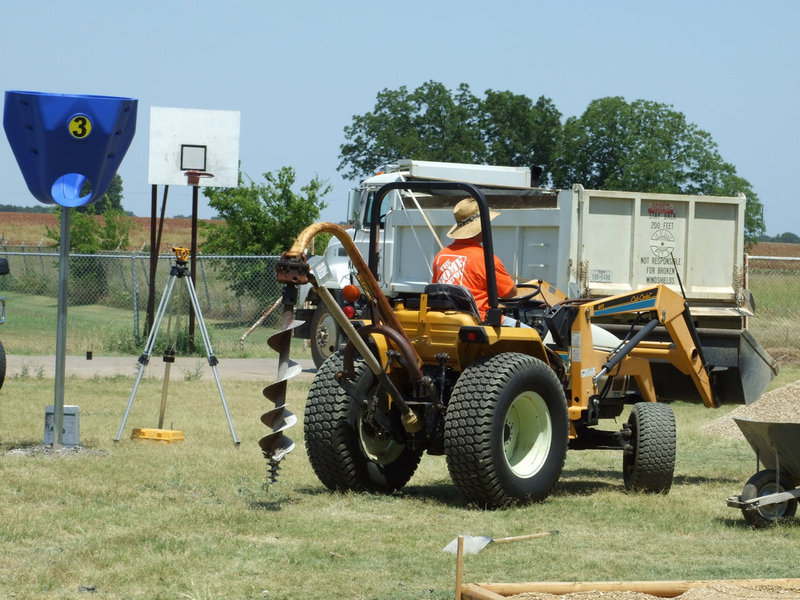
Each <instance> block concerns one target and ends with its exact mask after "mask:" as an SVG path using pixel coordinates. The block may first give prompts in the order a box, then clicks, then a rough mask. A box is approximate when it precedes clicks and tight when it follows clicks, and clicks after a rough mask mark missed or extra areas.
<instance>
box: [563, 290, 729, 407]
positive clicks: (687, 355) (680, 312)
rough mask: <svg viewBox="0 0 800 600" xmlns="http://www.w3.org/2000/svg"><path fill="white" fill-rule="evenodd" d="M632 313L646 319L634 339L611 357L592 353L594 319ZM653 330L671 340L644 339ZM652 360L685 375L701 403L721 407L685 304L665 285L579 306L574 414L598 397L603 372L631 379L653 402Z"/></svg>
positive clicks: (573, 350) (574, 331)
mask: <svg viewBox="0 0 800 600" xmlns="http://www.w3.org/2000/svg"><path fill="white" fill-rule="evenodd" d="M636 313H639V314H641V313H645V314H647V315H648V316H649V321H648V322H647V324H646V325H645V326H644V327H642V328H641V330H640V331H639V332H638V333H637V334H636V335H634V336H633V337H632V338H630V339H629V340H626V341H625V342H624V343H623V344H622V345H621V346H620V347H619V348H617V349H616V350H615V351H614V352H612V353H611V354H607V353H604V352H599V351H596V350H595V349H594V347H593V343H592V329H591V323H592V319H593V318H594V317H595V316H598V317H599V316H609V315H622V314H636ZM657 326H663V327H665V328H666V330H667V332H668V333H669V337H670V340H671V341H670V342H657V341H648V340H646V339H645V338H646V337H647V335H648V334H649V333H650V332H651V331H652V330H653V329H655V328H656V327H657ZM652 360H663V361H668V362H669V363H671V364H672V365H674V366H675V367H676V368H677V369H678V370H679V371H681V372H682V373H684V374H686V375H689V376H690V377H691V379H692V382H693V383H694V385H695V387H696V388H697V391H698V393H699V394H700V397H701V399H702V401H703V404H704V405H705V406H706V407H709V408H716V407H718V406H719V402H718V399H717V398H716V395H715V392H714V389H713V386H712V380H711V376H710V369H709V367H708V365H707V364H706V362H705V359H704V357H703V350H702V347H701V345H700V341H699V338H698V335H697V331H696V330H695V328H694V323H693V322H692V318H691V313H690V311H689V305H688V303H687V302H686V301H685V300H684V298H683V297H682V296H680V295H679V294H677V293H676V292H674V291H672V290H670V289H669V288H668V287H666V286H663V285H655V286H653V287H649V288H644V289H641V290H638V291H636V292H633V293H626V294H620V295H617V296H612V297H610V298H603V299H601V300H596V301H593V302H587V303H584V304H581V305H580V306H579V310H578V312H577V314H576V316H575V319H574V320H573V322H572V327H571V340H570V375H571V380H572V396H573V398H572V402H571V406H572V405H574V409H572V410H573V411H574V410H576V409H580V408H581V407H588V406H589V403H590V402H591V398H592V397H593V396H595V395H597V393H598V391H597V382H598V380H599V379H600V377H602V376H604V375H607V374H610V375H631V376H633V377H634V378H635V380H636V382H637V385H638V386H639V389H640V392H641V393H642V396H643V398H644V399H645V400H647V401H649V402H654V401H655V400H656V398H655V390H654V388H653V379H652V375H651V374H650V367H649V362H650V361H652Z"/></svg>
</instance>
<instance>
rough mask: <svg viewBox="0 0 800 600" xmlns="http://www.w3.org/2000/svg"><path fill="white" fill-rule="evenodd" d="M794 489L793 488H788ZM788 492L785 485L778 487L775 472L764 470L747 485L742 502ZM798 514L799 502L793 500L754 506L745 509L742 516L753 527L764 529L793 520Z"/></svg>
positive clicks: (743, 491)
mask: <svg viewBox="0 0 800 600" xmlns="http://www.w3.org/2000/svg"><path fill="white" fill-rule="evenodd" d="M788 489H793V488H788ZM785 491H788V490H787V488H785V487H783V485H778V483H777V476H776V475H775V471H772V470H764V471H759V472H758V473H756V474H755V475H753V476H752V477H751V478H750V479H749V480H748V481H747V483H746V484H745V486H744V490H742V497H741V500H742V501H747V500H752V499H754V498H760V497H761V496H768V495H770V494H778V493H781V492H785ZM796 513H797V500H796V499H794V498H793V499H791V500H787V501H786V502H780V503H778V504H767V505H766V506H758V507H756V506H754V507H752V508H743V509H742V515H743V516H744V519H745V521H747V522H748V523H749V524H750V525H751V526H752V527H755V528H756V529H763V528H764V527H769V526H770V525H772V524H773V523H775V522H777V521H784V520H787V519H791V518H792V517H793V516H794V515H795V514H796Z"/></svg>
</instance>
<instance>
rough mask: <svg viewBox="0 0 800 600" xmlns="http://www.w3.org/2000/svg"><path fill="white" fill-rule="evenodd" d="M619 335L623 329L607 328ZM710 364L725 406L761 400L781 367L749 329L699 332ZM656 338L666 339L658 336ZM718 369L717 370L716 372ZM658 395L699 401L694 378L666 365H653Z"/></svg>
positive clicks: (720, 397)
mask: <svg viewBox="0 0 800 600" xmlns="http://www.w3.org/2000/svg"><path fill="white" fill-rule="evenodd" d="M603 327H604V328H606V329H609V330H611V331H613V332H614V333H615V334H616V335H618V336H620V335H622V334H623V328H620V327H619V326H616V327H615V326H608V325H603ZM698 334H699V336H700V343H701V344H702V346H703V355H704V357H705V362H706V364H707V365H708V366H709V367H711V368H712V370H713V375H712V377H713V384H712V385H713V387H714V393H715V396H716V397H717V398H719V400H720V402H722V403H723V404H750V403H751V402H755V401H756V400H758V399H759V398H760V397H761V395H762V394H763V393H764V391H765V390H766V389H767V386H768V385H769V383H770V381H772V378H773V377H775V375H777V374H778V372H779V370H780V369H779V368H778V365H777V363H776V362H775V360H774V359H773V358H772V357H771V356H770V355H769V353H768V352H767V351H766V350H764V348H762V347H761V345H760V344H759V343H758V342H757V341H756V340H755V338H753V336H752V335H750V333H749V332H748V331H746V330H738V329H708V328H705V329H703V328H701V329H698ZM653 337H654V339H663V338H661V337H658V334H656V335H654V336H653ZM715 367H716V369H715ZM651 368H652V372H653V383H654V385H655V389H656V394H657V395H658V397H659V398H660V399H663V400H696V399H699V396H698V394H697V390H696V389H695V387H694V384H693V383H692V381H691V379H690V378H689V377H688V376H686V375H683V374H681V373H680V372H679V371H678V370H677V369H676V368H675V367H673V366H672V365H670V364H666V363H657V362H653V363H651Z"/></svg>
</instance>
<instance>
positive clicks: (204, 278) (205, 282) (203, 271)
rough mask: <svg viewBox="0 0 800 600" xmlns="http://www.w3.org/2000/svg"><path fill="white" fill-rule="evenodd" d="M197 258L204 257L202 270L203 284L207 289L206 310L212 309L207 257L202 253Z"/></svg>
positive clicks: (201, 264)
mask: <svg viewBox="0 0 800 600" xmlns="http://www.w3.org/2000/svg"><path fill="white" fill-rule="evenodd" d="M197 258H199V259H202V260H200V261H199V262H200V271H202V273H203V286H204V287H205V290H206V310H211V295H210V294H209V293H208V277H206V265H205V262H206V261H205V257H204V256H202V255H200V256H198V257H197Z"/></svg>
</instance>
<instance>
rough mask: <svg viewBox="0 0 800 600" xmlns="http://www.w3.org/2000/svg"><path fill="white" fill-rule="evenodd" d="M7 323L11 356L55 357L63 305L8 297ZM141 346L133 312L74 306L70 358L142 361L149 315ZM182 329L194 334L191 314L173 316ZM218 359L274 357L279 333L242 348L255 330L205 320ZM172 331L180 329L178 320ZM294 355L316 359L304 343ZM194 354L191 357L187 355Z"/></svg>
mask: <svg viewBox="0 0 800 600" xmlns="http://www.w3.org/2000/svg"><path fill="white" fill-rule="evenodd" d="M5 299H6V322H5V323H4V324H3V325H0V340H2V342H3V346H4V347H5V350H6V353H8V354H30V355H42V354H52V353H54V352H55V347H56V329H57V322H58V300H57V299H56V298H52V297H50V296H34V295H29V294H19V293H16V292H11V293H7V294H5ZM140 318H141V321H140V323H139V331H140V333H139V335H140V343H139V345H137V344H136V343H135V336H134V326H133V317H132V313H131V311H130V310H127V309H120V308H112V307H107V306H100V305H96V304H91V305H79V306H69V307H68V308H67V354H84V353H85V352H86V351H87V350H91V351H92V352H94V354H96V355H98V356H100V355H108V356H117V355H126V354H127V355H131V356H137V355H139V354H140V353H141V351H142V350H143V349H144V345H145V343H146V341H147V336H148V333H149V332H144V331H143V327H144V323H143V320H144V312H142V314H141V315H140ZM168 318H169V315H165V316H164V319H163V321H162V324H161V328H160V334H159V336H160V337H159V340H158V341H157V343H156V350H157V351H160V350H163V348H164V344H163V342H162V341H161V340H162V339H163V338H164V334H165V332H166V330H167V325H168ZM175 318H178V319H179V323H180V325H181V329H180V331H182V333H181V336H183V337H185V336H186V335H187V334H188V312H182V313H180V314H178V315H173V319H175ZM205 323H206V327H207V329H208V333H209V337H210V339H211V347H212V349H213V351H214V354H216V355H217V356H220V357H223V356H224V357H228V358H264V357H274V356H276V354H275V352H274V351H272V350H271V349H270V348H269V346H268V345H267V340H268V339H269V336H270V335H272V333H274V331H275V330H274V329H269V328H267V327H259V328H258V329H256V330H255V331H254V332H253V333H252V334H251V335H250V336H249V337H248V338H247V340H246V341H245V343H244V347H240V345H239V340H240V338H241V337H242V335H243V334H244V333H245V331H247V329H248V327H249V325H245V324H236V323H230V322H226V321H220V320H216V319H205ZM172 327H173V328H174V327H176V323H175V321H173V324H172ZM195 348H196V352H195V354H197V355H198V356H202V355H205V348H204V346H203V339H202V336H201V334H200V329H199V325H196V326H195ZM292 352H293V356H295V357H297V358H310V357H311V351H310V350H309V349H308V348H307V347H306V344H304V341H303V340H294V341H293V346H292ZM187 353H188V352H187Z"/></svg>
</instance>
